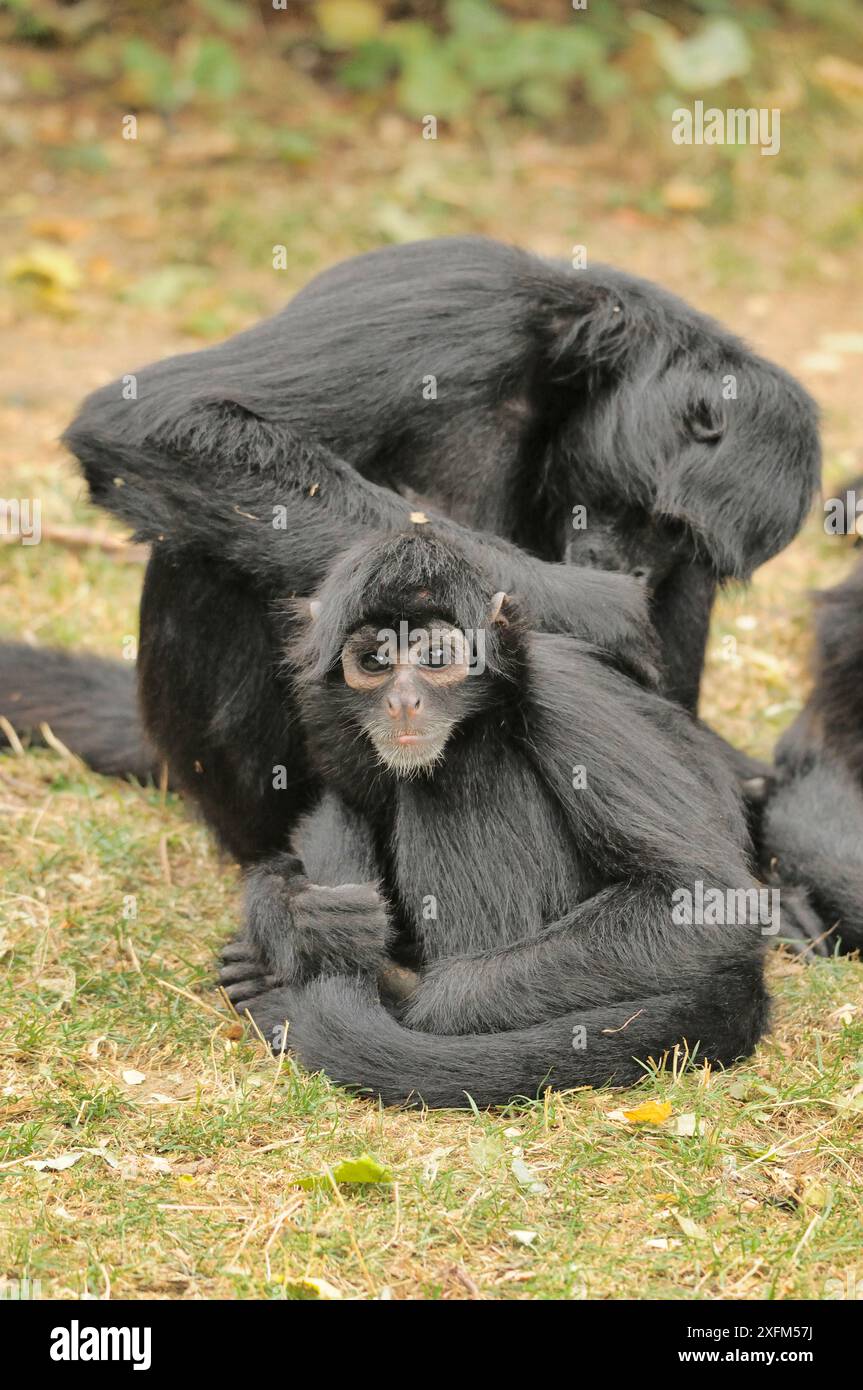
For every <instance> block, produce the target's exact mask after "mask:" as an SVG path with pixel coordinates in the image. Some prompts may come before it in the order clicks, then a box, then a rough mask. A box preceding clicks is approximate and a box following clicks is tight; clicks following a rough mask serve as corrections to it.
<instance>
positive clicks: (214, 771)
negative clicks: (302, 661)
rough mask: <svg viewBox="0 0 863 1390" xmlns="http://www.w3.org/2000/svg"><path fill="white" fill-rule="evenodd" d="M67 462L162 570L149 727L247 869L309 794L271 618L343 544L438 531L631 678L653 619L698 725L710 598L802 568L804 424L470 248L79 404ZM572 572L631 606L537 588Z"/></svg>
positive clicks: (147, 677)
mask: <svg viewBox="0 0 863 1390" xmlns="http://www.w3.org/2000/svg"><path fill="white" fill-rule="evenodd" d="M430 376H434V377H435V378H436V380H437V397H436V399H434V400H432V399H428V400H427V399H424V396H423V385H424V379H427V378H428V377H430ZM732 379H733V384H734V390H735V392H736V398H735V399H728V400H726V399H724V398H723V388H724V387H725V388H726V389H730V388H729V386H728V383H729V382H731V381H732ZM66 442H67V444H68V445H69V447H70V448H71V450H72V451H73V452H74V453H75V454H76V456H77V457H78V459H79V460H80V462H81V465H82V468H83V471H84V474H85V476H86V478H87V480H88V483H89V485H90V491H91V495H92V497H93V499H94V500H95V501H96V502H98V503H100V504H101V505H102V506H105V507H107V508H108V509H109V510H110V511H112V512H114V513H115V514H116V515H118V516H119V517H121V518H122V519H123V520H125V521H127V522H129V523H130V524H131V525H132V526H133V527H134V528H135V529H136V531H137V533H138V535H139V536H140V537H141V538H143V539H147V540H149V541H151V542H152V544H153V547H154V554H153V558H152V559H151V562H150V566H149V571H148V576H147V583H146V590H145V596H144V605H143V611H142V632H141V689H142V698H143V708H144V712H145V717H146V722H147V727H148V729H149V731H150V734H151V735H152V737H153V739H154V741H155V742H156V744H157V746H158V747H159V748H160V750H161V751H162V752H163V753H164V754H165V755H166V757H167V758H168V761H169V763H170V765H171V768H172V770H173V772H174V775H175V776H176V777H177V779H178V781H179V782H180V783H181V785H183V786H184V787H185V788H186V789H187V790H188V791H190V792H191V793H193V794H194V795H195V796H196V797H197V799H198V800H199V802H200V803H201V805H202V806H203V809H204V812H205V814H206V816H207V818H208V820H209V821H210V823H211V824H212V825H213V826H214V827H215V829H216V830H217V832H218V833H219V835H220V837H221V839H222V841H223V842H224V843H225V844H226V845H227V846H228V847H229V848H230V849H231V851H232V852H233V853H234V854H235V855H236V856H237V857H239V858H240V859H241V860H244V861H249V860H252V859H255V858H257V857H261V856H263V855H266V854H268V853H271V852H272V851H273V850H275V849H277V848H278V847H279V846H280V845H283V844H284V843H285V837H286V835H287V834H288V833H289V831H290V829H291V828H292V827H293V826H294V825H295V824H296V821H297V817H298V816H299V815H300V814H301V813H302V811H303V809H304V807H306V806H307V805H309V804H310V801H311V799H312V798H313V796H314V793H315V788H314V784H313V780H312V779H311V778H310V774H309V772H308V769H307V766H306V761H305V759H306V754H305V749H304V741H303V736H302V731H301V729H300V728H299V726H298V722H297V718H296V706H295V696H294V692H293V690H292V683H291V679H290V674H289V673H285V672H281V673H280V671H279V669H278V665H277V644H276V643H275V641H274V635H273V630H272V619H271V612H270V605H271V603H272V601H273V600H275V599H278V598H280V597H284V596H285V595H286V594H290V593H301V594H303V593H304V594H307V593H309V592H310V591H311V590H312V588H313V587H314V586H315V584H317V583H318V582H319V581H320V579H321V578H322V576H323V575H324V573H325V572H326V570H327V567H328V566H329V565H330V564H331V563H332V561H333V560H334V558H335V557H336V555H338V554H340V553H341V552H342V551H343V550H344V548H345V547H346V546H348V545H350V544H351V543H353V541H354V540H356V538H357V535H358V534H359V535H361V534H363V533H364V532H368V531H369V530H373V529H374V528H376V527H380V526H384V527H390V528H398V527H400V526H403V525H405V524H406V523H407V520H408V517H409V515H410V513H411V511H412V510H415V509H416V508H417V507H420V508H423V509H428V508H431V509H433V510H439V511H440V512H443V513H446V514H447V515H448V516H450V517H451V518H453V519H454V520H453V521H451V522H448V523H446V524H445V525H442V526H441V527H440V529H441V533H442V534H445V535H449V536H452V537H454V538H456V539H458V541H459V544H461V545H462V546H473V549H472V551H471V553H472V555H473V558H474V559H475V560H476V561H477V563H483V564H485V565H486V566H490V567H491V569H492V570H493V572H494V575H493V577H494V582H495V583H496V585H497V587H498V588H502V589H506V590H507V591H509V592H516V593H518V594H519V595H520V597H521V599H522V601H523V604H524V606H525V609H526V611H527V612H528V613H529V614H530V617H531V621H532V624H533V625H534V626H535V627H541V628H543V629H546V630H550V631H562V632H568V633H572V634H574V635H576V636H578V637H581V638H583V639H584V640H586V641H588V642H591V643H595V644H597V645H599V646H602V647H603V648H605V649H607V650H609V651H611V652H613V653H614V654H615V657H616V659H617V660H618V661H619V662H620V664H621V665H622V666H624V667H626V668H627V669H629V670H632V671H636V672H638V673H639V674H640V676H641V678H642V679H649V678H650V672H651V668H652V661H653V657H652V653H651V650H650V644H649V642H648V641H647V639H646V633H647V628H646V627H645V624H644V621H643V615H644V606H645V603H646V602H647V600H648V598H649V601H650V604H651V610H652V615H653V617H654V621H655V624H656V628H657V630H658V632H659V636H660V641H661V648H662V650H661V665H662V671H663V680H664V686H665V689H666V690H667V692H668V693H669V694H671V695H672V696H673V697H674V698H676V699H679V700H680V701H682V702H683V703H684V704H685V705H687V706H688V707H689V708H690V709H694V708H695V705H696V702H697V696H698V686H699V680H700V675H701V669H702V665H703V658H704V645H705V641H706V637H707V630H708V622H709V616H710V608H711V604H712V600H713V595H714V591H715V587H716V583H717V580H718V579H720V578H722V577H724V576H729V575H733V576H737V577H746V576H747V575H748V574H750V573H751V571H752V569H753V568H755V566H757V565H758V564H760V563H761V562H762V561H763V560H765V559H766V558H767V557H768V556H770V555H772V554H774V553H775V552H776V551H777V550H779V549H781V548H782V546H784V545H785V544H786V543H787V542H788V541H789V540H790V539H791V537H792V536H793V535H794V534H795V532H796V531H797V529H798V527H799V525H800V523H801V520H802V518H803V516H804V514H805V512H806V509H807V507H808V505H809V501H810V498H811V496H812V494H813V489H814V487H815V485H816V482H817V477H818V465H819V450H818V438H817V429H816V417H815V410H814V407H813V405H812V402H811V401H810V399H809V398H808V396H807V395H806V394H805V393H804V392H803V391H802V389H801V388H800V387H799V386H798V385H797V383H796V382H794V381H793V379H792V378H791V377H789V376H787V375H786V374H785V373H784V372H782V371H781V370H780V369H779V368H777V367H775V366H773V365H771V364H770V363H768V362H765V361H763V360H762V359H760V358H758V357H756V356H755V355H754V354H752V353H751V352H750V351H749V350H748V349H747V348H746V347H744V346H743V344H742V343H740V342H739V341H738V340H737V339H736V338H734V337H733V336H732V335H731V334H729V333H727V332H726V331H725V330H724V329H722V328H721V327H719V326H718V325H717V324H716V323H714V322H712V321H711V320H710V319H708V318H706V317H704V316H703V315H702V314H699V313H697V312H696V311H695V310H693V309H691V308H690V307H689V306H688V305H686V304H684V303H683V302H682V301H680V300H678V299H676V298H674V296H672V295H670V294H667V293H666V292H665V291H663V290H661V289H659V288H657V287H656V286H655V285H651V284H649V283H647V282H646V281H642V280H638V279H635V278H634V277H632V276H629V275H626V274H624V273H622V272H620V271H617V270H613V269H611V268H609V267H605V266H594V267H592V268H591V269H589V270H586V271H573V270H570V269H568V268H566V267H563V266H560V265H556V264H552V263H549V262H546V261H543V260H540V259H538V258H537V257H535V256H531V255H528V254H527V253H524V252H522V251H519V250H516V249H514V248H511V247H507V246H503V245H500V244H498V243H496V242H493V241H486V240H483V239H479V238H456V239H453V240H441V241H430V242H420V243H417V244H415V245H411V246H400V247H393V248H388V249H386V250H383V251H380V252H375V253H372V254H371V255H368V256H361V257H358V258H356V259H354V260H351V261H348V262H345V263H344V264H342V265H339V266H336V267H334V268H333V269H332V270H330V271H327V272H325V273H324V274H323V275H321V276H318V277H317V278H316V279H315V280H314V281H312V283H311V284H310V285H309V286H308V287H307V288H306V289H305V290H304V291H303V292H302V293H301V294H299V295H298V296H297V297H296V298H295V299H294V300H293V301H292V302H291V303H290V304H289V305H288V306H287V307H286V308H285V309H284V310H283V311H282V312H281V313H280V314H278V315H276V317H275V318H272V319H270V320H268V321H267V322H265V323H262V324H259V325H257V326H256V327H255V328H253V329H251V330H249V331H248V332H246V333H243V334H240V335H239V336H237V337H235V338H233V339H231V340H229V341H228V342H226V343H224V344H221V345H220V346H218V347H215V348H211V349H207V350H205V351H202V352H195V353H191V354H187V355H185V356H181V357H176V358H172V359H169V360H167V361H165V362H160V363H157V364H155V365H154V366H151V367H147V368H145V369H144V370H142V371H141V372H139V373H138V376H137V399H135V400H126V399H124V392H123V388H122V386H121V384H120V383H114V384H113V385H110V386H107V387H105V388H103V389H102V390H100V391H98V392H96V393H95V394H94V395H93V396H91V397H90V398H89V400H88V401H87V402H86V403H85V405H84V407H83V409H82V411H81V413H80V414H79V416H78V418H77V419H76V420H75V421H74V422H73V424H72V425H71V427H70V428H69V430H68V431H67V434H66ZM399 494H401V495H399ZM576 504H579V505H584V506H585V507H586V508H587V511H588V526H587V529H586V530H585V531H583V532H582V531H574V530H573V529H572V525H571V511H572V508H573V506H574V505H576ZM279 507H281V508H284V512H283V513H279V514H278V516H277V520H278V521H284V523H285V524H284V529H281V528H280V527H279V526H276V527H274V525H273V519H274V516H273V512H274V508H279ZM466 527H470V528H477V529H478V530H479V531H481V532H483V533H484V535H483V537H482V542H481V544H479V541H478V538H477V537H476V536H475V535H474V533H473V532H470V533H469V532H468V531H466V530H464V529H461V528H466ZM515 546H518V547H521V549H515V548H514V547H515ZM591 551H592V552H593V553H592V554H591ZM565 557H568V558H569V559H571V560H574V561H577V562H579V563H580V564H582V563H585V562H587V563H589V564H594V565H600V566H605V567H617V568H625V569H627V570H629V571H630V573H631V574H639V575H641V576H642V580H643V581H644V583H643V584H636V583H635V582H634V581H633V580H632V579H628V578H627V577H626V576H624V575H619V576H615V575H602V574H600V573H595V574H588V573H586V572H585V571H584V570H583V569H572V570H569V571H568V570H567V569H566V567H564V566H561V565H555V564H553V563H548V562H552V561H556V560H561V559H563V558H565ZM645 588H646V590H647V593H644V592H643V590H644V589H645ZM275 764H283V765H286V766H287V767H288V768H289V769H290V770H291V788H290V790H289V791H287V792H286V791H281V792H279V793H278V794H273V793H272V787H271V783H272V769H273V766H274V765H275ZM199 766H200V767H203V769H204V770H203V772H199V771H198V770H197V769H198V767H199Z"/></svg>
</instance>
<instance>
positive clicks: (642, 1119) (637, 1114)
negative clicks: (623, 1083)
mask: <svg viewBox="0 0 863 1390" xmlns="http://www.w3.org/2000/svg"><path fill="white" fill-rule="evenodd" d="M623 1114H624V1117H625V1118H626V1119H627V1120H629V1123H630V1124H631V1125H661V1124H664V1123H665V1121H666V1120H667V1119H668V1117H669V1115H670V1114H671V1102H670V1101H667V1100H646V1101H645V1102H644V1104H643V1105H637V1106H636V1107H635V1109H634V1110H624V1112H623Z"/></svg>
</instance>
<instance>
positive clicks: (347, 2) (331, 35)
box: [316, 0, 384, 48]
mask: <svg viewBox="0 0 863 1390" xmlns="http://www.w3.org/2000/svg"><path fill="white" fill-rule="evenodd" d="M316 13H317V17H318V24H319V25H320V27H321V31H322V32H323V34H324V35H325V36H326V37H327V38H328V39H329V40H330V42H331V43H332V44H334V45H335V46H336V47H337V48H353V47H354V46H355V45H356V44H359V43H365V41H366V39H373V38H374V37H375V35H376V34H378V33H380V29H381V26H382V24H383V21H384V17H383V13H382V11H381V9H380V6H378V5H375V4H373V3H372V0H318V6H317V10H316Z"/></svg>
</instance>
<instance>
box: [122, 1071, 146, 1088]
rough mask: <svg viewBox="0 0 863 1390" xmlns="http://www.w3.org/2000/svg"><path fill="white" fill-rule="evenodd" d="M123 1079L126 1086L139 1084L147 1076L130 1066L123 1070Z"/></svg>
mask: <svg viewBox="0 0 863 1390" xmlns="http://www.w3.org/2000/svg"><path fill="white" fill-rule="evenodd" d="M123 1080H124V1081H125V1083H126V1085H127V1086H140V1084H141V1082H142V1081H146V1080H147V1078H146V1076H145V1075H144V1073H143V1072H142V1071H135V1070H134V1069H133V1068H131V1067H130V1068H129V1070H128V1071H124V1072H123Z"/></svg>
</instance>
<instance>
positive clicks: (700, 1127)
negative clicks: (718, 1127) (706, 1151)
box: [677, 1114, 707, 1139]
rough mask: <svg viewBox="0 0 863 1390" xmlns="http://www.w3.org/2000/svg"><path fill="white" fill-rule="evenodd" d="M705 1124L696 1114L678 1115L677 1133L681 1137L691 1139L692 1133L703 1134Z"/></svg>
mask: <svg viewBox="0 0 863 1390" xmlns="http://www.w3.org/2000/svg"><path fill="white" fill-rule="evenodd" d="M706 1128H707V1126H706V1125H705V1123H704V1121H703V1120H699V1118H698V1116H697V1115H694V1114H689V1115H678V1117H677V1133H678V1135H679V1136H680V1138H681V1139H691V1138H692V1137H693V1135H696V1134H704V1132H705V1130H706Z"/></svg>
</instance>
